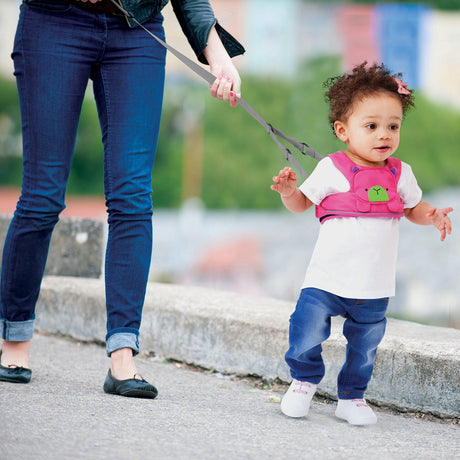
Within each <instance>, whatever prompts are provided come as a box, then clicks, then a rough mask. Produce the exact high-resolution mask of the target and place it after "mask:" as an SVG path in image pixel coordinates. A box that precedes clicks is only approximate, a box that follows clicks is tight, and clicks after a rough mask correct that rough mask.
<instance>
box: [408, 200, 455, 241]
mask: <svg viewBox="0 0 460 460" xmlns="http://www.w3.org/2000/svg"><path fill="white" fill-rule="evenodd" d="M453 210H454V209H453V208H442V209H441V208H435V207H434V206H432V205H431V204H429V203H427V202H426V201H420V203H419V204H418V205H417V206H415V207H414V208H409V209H406V210H405V211H404V214H405V215H406V217H407V218H408V219H409V220H410V221H411V222H413V223H414V224H419V225H433V226H434V227H436V228H437V229H438V230H439V231H440V232H441V241H444V240H445V239H446V235H450V234H451V233H452V223H451V221H450V219H449V216H448V215H447V214H449V213H450V212H452V211H453Z"/></svg>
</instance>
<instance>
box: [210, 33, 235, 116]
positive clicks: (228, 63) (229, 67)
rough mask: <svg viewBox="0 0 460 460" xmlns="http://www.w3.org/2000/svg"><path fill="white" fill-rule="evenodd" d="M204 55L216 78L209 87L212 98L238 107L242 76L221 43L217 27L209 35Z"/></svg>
mask: <svg viewBox="0 0 460 460" xmlns="http://www.w3.org/2000/svg"><path fill="white" fill-rule="evenodd" d="M203 54H204V56H205V58H206V59H207V61H208V63H209V70H210V71H211V73H212V74H213V75H214V76H215V77H216V80H215V81H214V83H212V84H211V85H209V92H210V93H211V96H212V97H215V98H217V99H219V100H221V101H227V102H230V105H231V106H232V107H236V106H237V105H238V100H237V99H238V98H240V97H241V79H240V75H239V73H238V71H237V70H236V68H235V66H234V65H233V62H232V60H231V58H230V56H229V55H228V53H227V51H226V49H225V48H224V45H223V44H222V42H221V41H220V38H219V35H218V34H217V31H216V29H215V27H213V28H212V29H211V32H210V33H209V37H208V44H207V46H206V48H205V49H204V50H203Z"/></svg>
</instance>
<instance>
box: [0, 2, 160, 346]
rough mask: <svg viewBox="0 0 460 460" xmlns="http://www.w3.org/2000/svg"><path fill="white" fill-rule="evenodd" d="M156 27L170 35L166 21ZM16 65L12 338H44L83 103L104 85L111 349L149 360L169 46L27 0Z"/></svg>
mask: <svg viewBox="0 0 460 460" xmlns="http://www.w3.org/2000/svg"><path fill="white" fill-rule="evenodd" d="M145 26H146V27H147V28H149V29H150V30H151V31H152V32H153V33H155V34H156V35H158V36H160V37H162V38H164V32H163V18H162V16H161V15H159V16H158V17H156V18H154V19H153V20H151V21H149V22H147V23H146V24H145ZM12 57H13V60H14V68H15V76H16V80H17V86H18V92H19V102H20V108H21V117H22V130H23V155H24V160H23V183H22V193H21V196H20V198H19V201H18V204H17V207H16V211H15V213H14V217H13V220H12V222H11V225H10V228H9V231H8V234H7V237H6V241H5V246H4V251H3V261H2V272H1V305H0V338H3V339H6V340H11V341H24V340H29V339H30V338H31V337H32V334H33V325H34V319H35V304H36V301H37V298H38V295H39V290H40V284H41V280H42V277H43V273H44V268H45V263H46V259H47V254H48V248H49V243H50V238H51V234H52V231H53V228H54V226H55V224H56V223H57V221H58V216H59V214H60V212H61V211H62V210H63V209H64V207H65V204H64V198H65V189H66V184H67V179H68V176H69V171H70V166H71V161H72V156H73V150H74V144H75V138H76V132H77V125H78V120H79V117H80V111H81V105H82V101H83V97H84V95H85V90H86V87H87V84H88V80H89V79H92V81H93V90H94V96H95V100H96V103H97V109H98V115H99V121H100V125H101V131H102V141H103V145H104V190H105V198H106V205H107V212H108V224H109V230H108V242H107V250H106V260H105V283H106V299H107V300H106V305H107V336H106V342H107V353H108V354H109V355H110V353H111V352H112V351H114V350H116V349H119V348H124V347H130V348H132V349H133V350H134V353H137V352H138V351H139V345H138V335H139V327H140V323H141V315H142V307H143V302H144V297H145V288H146V283H147V279H148V272H149V268H150V258H151V252H152V199H151V192H152V189H151V172H152V168H153V161H154V156H155V150H156V145H157V139H158V130H159V124H160V116H161V107H162V100H163V87H164V69H165V49H164V48H163V47H162V46H161V45H159V44H158V43H157V42H156V41H155V40H153V39H152V38H151V37H150V36H149V35H148V34H147V33H146V32H145V31H144V30H142V29H141V28H136V29H129V28H128V27H127V24H126V21H125V19H124V18H122V17H116V16H109V15H105V14H103V13H100V14H99V13H92V12H88V11H84V10H83V9H80V8H78V7H77V6H75V5H71V4H69V3H66V2H60V1H59V0H58V1H54V0H26V1H25V2H24V3H23V4H22V5H21V13H20V18H19V22H18V27H17V32H16V37H15V43H14V51H13V54H12ZM101 161H102V159H101Z"/></svg>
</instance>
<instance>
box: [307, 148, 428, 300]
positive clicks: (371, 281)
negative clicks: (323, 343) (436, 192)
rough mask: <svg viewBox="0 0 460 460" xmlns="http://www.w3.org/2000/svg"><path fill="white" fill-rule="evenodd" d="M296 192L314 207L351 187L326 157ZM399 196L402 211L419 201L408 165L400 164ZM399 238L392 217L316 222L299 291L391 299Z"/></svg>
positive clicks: (419, 195) (395, 221)
mask: <svg viewBox="0 0 460 460" xmlns="http://www.w3.org/2000/svg"><path fill="white" fill-rule="evenodd" d="M299 188H300V191H301V192H302V193H303V194H304V195H306V196H307V198H309V199H310V200H311V201H312V202H313V203H314V204H319V203H321V201H322V200H323V199H324V198H325V197H326V196H328V195H331V194H333V193H340V192H347V191H348V190H349V189H350V184H349V182H348V180H347V179H346V178H345V176H344V175H343V174H342V173H341V172H340V171H339V170H338V169H337V168H336V167H335V166H334V164H333V162H332V160H331V159H330V158H327V157H326V158H325V159H323V160H321V161H320V162H319V163H318V165H317V167H316V168H315V170H314V171H313V173H312V174H311V175H310V176H309V177H308V179H306V180H305V182H304V183H303V184H302V185H301V186H300V187H299ZM398 193H399V196H400V197H401V199H402V201H403V203H404V208H413V207H414V206H416V205H417V204H418V203H419V202H420V200H421V199H422V191H421V189H420V187H419V186H418V184H417V180H416V178H415V176H414V174H413V172H412V169H411V167H410V166H409V165H408V164H406V163H403V162H401V177H400V179H399V182H398ZM398 239H399V220H398V219H396V218H387V217H384V218H382V217H338V218H333V219H328V220H326V221H325V222H324V223H323V224H321V228H320V231H319V235H318V240H317V242H316V245H315V249H314V251H313V255H312V257H311V260H310V264H309V266H308V268H307V273H306V275H305V280H304V283H303V285H302V288H306V287H314V288H318V289H322V290H324V291H328V292H331V293H333V294H335V295H338V296H341V297H347V298H352V299H378V298H381V297H390V296H394V294H395V273H396V258H397V251H398Z"/></svg>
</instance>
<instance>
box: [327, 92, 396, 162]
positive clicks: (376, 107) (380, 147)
mask: <svg viewBox="0 0 460 460" xmlns="http://www.w3.org/2000/svg"><path fill="white" fill-rule="evenodd" d="M402 116H403V113H402V104H401V101H400V100H399V98H398V96H396V95H395V94H392V93H390V92H383V91H382V92H379V93H375V94H372V95H369V96H366V97H364V98H363V99H361V100H357V101H355V102H354V103H353V107H352V109H351V113H350V114H349V116H348V119H347V120H346V121H345V122H342V121H336V122H335V124H334V128H335V131H336V134H337V137H338V138H339V139H340V140H342V141H343V142H346V144H347V147H348V149H347V152H346V153H347V154H348V156H349V157H350V158H351V159H352V160H353V161H354V162H355V163H356V164H359V165H361V166H371V167H380V166H385V163H386V159H387V158H388V157H390V156H391V155H392V154H393V153H394V152H395V151H396V149H397V148H398V145H399V131H400V127H401V122H402Z"/></svg>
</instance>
